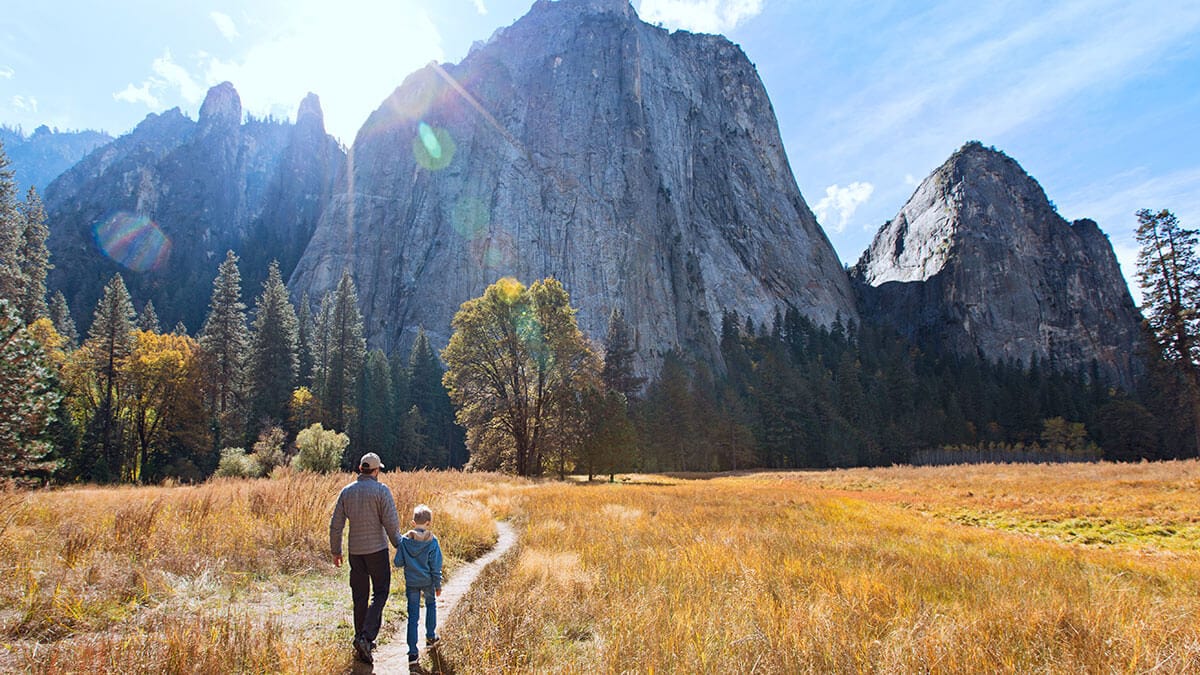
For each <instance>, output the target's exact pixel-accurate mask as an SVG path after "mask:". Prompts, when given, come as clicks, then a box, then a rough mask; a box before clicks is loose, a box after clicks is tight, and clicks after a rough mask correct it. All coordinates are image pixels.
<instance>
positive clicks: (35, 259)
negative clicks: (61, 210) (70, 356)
mask: <svg viewBox="0 0 1200 675" xmlns="http://www.w3.org/2000/svg"><path fill="white" fill-rule="evenodd" d="M20 210H21V216H22V220H23V221H24V222H23V227H22V232H21V275H22V276H23V277H24V279H23V280H24V283H25V286H24V288H23V290H22V293H21V298H20V310H21V318H22V319H23V320H24V321H25V323H26V324H31V323H33V322H34V321H35V320H37V319H40V318H42V317H44V316H46V315H47V314H48V313H49V309H48V307H47V306H46V273H47V272H49V271H50V270H51V269H52V268H53V267H54V266H53V265H51V264H50V249H48V248H46V240H47V239H49V238H50V228H49V227H47V226H46V210H45V209H44V208H43V207H42V199H41V197H38V193H37V190H35V189H34V188H32V187H30V188H29V192H28V193H27V194H26V197H25V202H24V203H23V204H21V208H20Z"/></svg>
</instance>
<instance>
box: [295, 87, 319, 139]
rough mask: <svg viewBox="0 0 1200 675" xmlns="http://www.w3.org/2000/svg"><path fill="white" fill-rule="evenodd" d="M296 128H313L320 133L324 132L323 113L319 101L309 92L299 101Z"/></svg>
mask: <svg viewBox="0 0 1200 675" xmlns="http://www.w3.org/2000/svg"><path fill="white" fill-rule="evenodd" d="M296 126H297V127H308V126H315V127H317V128H318V129H319V130H320V131H321V132H324V131H325V113H323V112H322V111H321V99H320V97H319V96H317V95H316V94H314V93H312V92H311V91H310V92H308V95H307V96H305V97H304V100H302V101H300V109H299V111H297V112H296Z"/></svg>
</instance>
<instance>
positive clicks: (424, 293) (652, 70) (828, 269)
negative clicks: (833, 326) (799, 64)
mask: <svg viewBox="0 0 1200 675" xmlns="http://www.w3.org/2000/svg"><path fill="white" fill-rule="evenodd" d="M349 157H350V159H349V163H350V164H349V171H348V173H347V174H346V175H344V176H343V178H342V179H341V180H340V181H339V184H338V187H337V190H336V192H335V194H334V196H333V199H332V202H331V203H330V205H329V207H328V209H327V210H326V212H325V213H324V215H323V216H322V218H321V221H320V224H319V226H318V228H317V231H316V233H315V235H314V237H313V239H312V241H311V243H310V244H309V246H308V249H307V250H306V251H305V253H304V256H303V257H302V258H301V260H300V262H299V264H298V265H297V267H296V271H295V273H294V275H293V276H292V278H291V281H290V286H291V288H292V292H293V293H294V294H297V295H298V294H299V293H301V292H303V291H308V292H309V294H310V295H311V296H312V297H319V296H320V295H321V294H322V293H324V292H325V291H327V290H328V289H330V288H332V287H333V285H334V284H336V283H337V280H338V278H339V276H340V275H341V274H342V271H343V270H349V271H350V273H351V274H352V275H353V276H354V278H355V280H356V282H357V284H358V289H359V297H360V301H361V304H362V308H363V313H364V316H365V319H366V327H367V335H368V339H369V343H370V344H371V346H374V347H381V348H383V349H385V350H396V349H404V348H406V347H407V345H408V344H410V342H411V340H412V338H413V336H414V335H415V334H416V332H417V330H418V328H419V327H422V326H423V327H424V329H425V330H426V332H427V333H428V334H429V335H430V337H431V339H433V340H434V341H435V343H437V344H438V345H439V346H440V345H444V344H445V343H446V341H447V339H448V338H449V330H450V319H451V317H452V316H453V315H454V313H455V311H457V309H458V307H459V305H460V304H461V303H462V302H464V301H466V300H468V299H470V298H472V297H475V296H478V295H480V294H481V293H482V292H483V290H484V288H485V287H486V286H487V285H488V284H490V283H492V282H494V281H496V280H497V279H498V278H500V277H503V276H514V277H516V278H518V279H520V280H522V281H524V282H526V283H528V282H530V281H533V280H535V279H538V278H543V277H546V276H554V277H556V278H558V279H559V280H560V281H562V282H563V284H564V285H565V286H566V288H567V290H568V291H569V292H570V293H571V299H572V303H573V304H574V305H575V306H577V307H579V308H580V311H579V314H578V319H579V323H580V326H581V327H582V328H583V330H584V331H585V332H586V333H587V334H588V335H590V336H591V337H593V338H594V339H601V338H602V336H603V335H604V331H605V324H606V321H607V318H608V316H609V313H610V310H612V309H613V308H614V307H616V308H620V309H621V310H623V312H624V314H625V317H626V319H627V320H628V321H629V322H630V324H631V326H632V327H633V329H634V330H635V332H636V335H637V338H638V342H639V364H638V365H639V370H641V371H642V372H643V373H646V372H650V371H651V370H653V368H654V367H656V365H657V358H658V355H659V354H661V353H662V352H663V351H666V350H669V349H672V348H675V347H679V348H681V349H683V350H684V351H686V352H688V353H690V354H692V355H694V356H696V357H698V358H700V359H702V360H705V361H707V362H709V363H714V364H719V363H720V356H719V350H718V346H717V334H718V332H719V326H720V321H721V317H722V314H723V312H725V311H736V312H738V313H739V314H741V315H742V316H750V317H751V318H752V319H753V320H754V321H755V322H756V323H758V324H760V325H761V324H763V323H768V322H770V321H771V320H772V319H773V317H774V315H775V312H776V311H780V310H785V309H787V308H788V307H795V308H796V309H797V310H799V311H800V312H801V313H803V314H804V315H806V316H808V317H810V318H812V319H814V320H815V321H817V322H819V323H821V324H829V323H831V322H833V321H834V320H835V318H837V317H838V316H839V315H840V316H841V318H842V319H844V320H850V319H856V318H857V317H856V307H855V301H854V295H853V290H852V287H851V285H850V283H849V279H848V277H847V275H846V274H845V271H844V269H843V268H842V266H841V263H840V262H839V261H838V258H837V255H836V254H835V253H834V251H833V248H832V246H831V245H830V243H829V241H828V239H827V238H826V237H825V234H824V233H823V232H822V231H821V229H820V227H819V226H818V225H817V223H816V220H815V219H814V217H813V215H812V213H811V211H810V210H809V208H808V206H807V205H806V204H805V202H804V199H803V198H802V197H801V195H800V192H799V190H798V188H797V187H796V183H795V179H794V178H793V176H792V172H791V169H790V167H789V166H788V162H787V158H786V156H785V154H784V150H783V145H782V142H781V140H780V136H779V131H778V127H777V123H776V119H775V115H774V111H773V110H772V107H771V103H770V101H769V100H768V98H767V94H766V91H765V90H764V89H763V85H762V82H761V81H760V79H759V77H758V75H757V73H756V71H755V69H754V66H753V65H752V64H751V63H750V61H749V60H748V59H747V58H746V56H745V54H744V53H743V52H742V51H741V49H740V48H738V47H737V46H736V45H734V44H732V43H731V42H729V41H728V40H726V39H725V38H723V37H719V36H714V35H698V34H692V33H687V32H683V31H678V32H674V33H670V32H668V31H665V30H662V29H660V28H655V27H653V26H650V25H647V24H645V23H643V22H642V21H640V20H639V19H638V18H637V16H636V14H635V13H634V10H633V9H632V7H631V6H630V5H629V4H628V3H627V2H625V1H624V0H559V1H558V2H548V1H545V0H541V1H539V2H537V3H535V4H534V5H533V7H532V9H531V10H530V11H529V13H528V14H527V15H526V16H524V17H523V18H522V19H520V20H519V21H517V22H516V23H515V24H513V25H512V26H510V27H508V28H505V29H502V30H500V31H498V32H497V33H496V34H495V35H494V36H493V37H492V38H491V39H490V40H489V41H488V42H487V43H485V44H477V45H476V47H475V48H473V49H472V51H471V53H470V54H469V55H468V56H467V57H466V59H464V60H463V62H462V63H460V64H457V65H436V64H434V65H430V66H428V67H426V68H425V69H423V70H420V71H418V72H416V73H414V74H413V75H411V76H409V77H408V78H407V79H406V80H405V81H404V83H403V84H402V85H401V86H400V87H399V88H398V89H397V90H396V91H395V92H394V93H393V94H392V96H391V97H389V98H388V99H387V100H386V101H384V103H383V105H382V106H381V107H380V108H379V109H378V110H376V111H375V112H374V113H373V114H372V115H371V116H370V118H369V119H368V120H367V122H366V124H365V125H364V126H363V128H362V129H361V130H360V131H359V133H358V136H357V138H356V140H355V142H354V146H353V148H352V149H351V151H350V155H349Z"/></svg>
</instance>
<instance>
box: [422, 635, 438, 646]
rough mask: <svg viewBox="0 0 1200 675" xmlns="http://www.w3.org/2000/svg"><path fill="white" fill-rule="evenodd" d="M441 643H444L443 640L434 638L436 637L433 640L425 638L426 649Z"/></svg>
mask: <svg viewBox="0 0 1200 675" xmlns="http://www.w3.org/2000/svg"><path fill="white" fill-rule="evenodd" d="M441 641H442V639H441V638H440V637H437V636H434V637H431V638H425V646H426V647H433V646H434V645H436V644H437V643H439V642H441Z"/></svg>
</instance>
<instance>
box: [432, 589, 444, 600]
mask: <svg viewBox="0 0 1200 675" xmlns="http://www.w3.org/2000/svg"><path fill="white" fill-rule="evenodd" d="M433 594H434V595H436V596H437V597H439V598H440V597H442V589H440V588H437V589H434V591H433Z"/></svg>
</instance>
